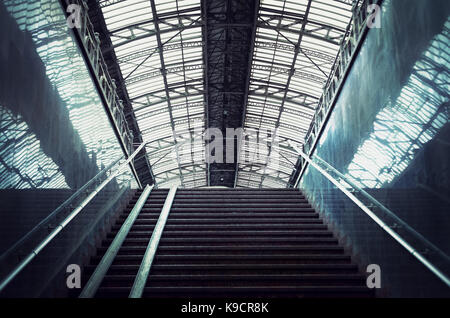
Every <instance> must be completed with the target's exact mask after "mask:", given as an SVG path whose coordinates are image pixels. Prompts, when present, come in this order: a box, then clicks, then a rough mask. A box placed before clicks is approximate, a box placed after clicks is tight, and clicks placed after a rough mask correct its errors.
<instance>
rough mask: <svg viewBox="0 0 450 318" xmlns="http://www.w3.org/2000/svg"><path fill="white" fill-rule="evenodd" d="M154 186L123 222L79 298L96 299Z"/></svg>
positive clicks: (148, 189)
mask: <svg viewBox="0 0 450 318" xmlns="http://www.w3.org/2000/svg"><path fill="white" fill-rule="evenodd" d="M152 189H153V186H150V185H147V186H146V187H145V189H144V191H143V192H142V194H141V195H140V197H139V199H138V200H137V202H136V204H135V205H134V207H133V209H132V210H131V212H130V214H129V215H128V217H127V218H126V220H125V222H123V224H122V226H121V227H120V230H119V232H118V233H117V235H116V236H115V237H114V240H113V241H112V243H111V245H110V246H109V247H108V250H107V251H106V253H105V255H103V257H102V259H101V261H100V263H99V264H98V265H97V267H96V268H95V271H94V273H93V274H92V275H91V277H90V278H89V280H88V282H87V283H86V285H85V286H84V288H83V290H82V291H81V293H80V295H79V298H92V297H94V295H95V293H96V292H97V290H98V288H99V287H100V284H101V282H102V280H103V278H104V277H105V275H106V272H107V271H108V269H109V268H110V266H111V264H112V263H113V261H114V258H115V257H116V255H117V253H118V252H119V249H120V247H121V246H122V244H123V242H124V241H125V238H126V237H127V235H128V233H129V232H130V229H131V227H132V226H133V224H134V221H136V218H137V217H138V215H139V213H140V212H141V210H142V207H143V206H144V204H145V202H146V201H147V198H148V196H149V195H150V192H151V191H152Z"/></svg>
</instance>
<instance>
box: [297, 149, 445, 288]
mask: <svg viewBox="0 0 450 318" xmlns="http://www.w3.org/2000/svg"><path fill="white" fill-rule="evenodd" d="M289 144H290V146H291V147H292V148H293V149H294V150H295V151H296V152H297V153H298V154H299V155H300V156H301V157H302V158H303V159H304V160H305V161H307V162H308V163H309V164H310V165H311V166H313V167H314V168H316V169H317V170H318V171H319V172H320V173H321V174H322V175H323V176H324V177H326V178H327V179H328V180H329V181H330V182H331V183H333V184H334V185H335V186H336V187H337V188H338V189H339V190H341V191H342V192H343V193H344V194H345V195H346V196H347V197H348V198H349V199H350V200H352V201H353V202H354V203H355V204H356V205H357V206H358V207H359V208H360V209H361V210H363V211H364V212H365V213H366V214H367V215H368V216H369V217H370V218H371V219H372V220H374V221H375V223H377V224H378V225H379V226H380V227H381V228H382V229H383V230H384V231H386V232H387V233H388V234H389V235H390V236H391V237H392V238H393V239H395V240H396V241H397V242H398V243H399V244H400V245H401V246H403V247H404V248H405V249H406V250H407V251H408V252H409V253H410V254H412V255H413V256H414V257H415V258H416V259H417V260H419V262H421V263H422V264H423V265H425V267H427V268H428V269H429V270H430V271H431V272H432V273H433V274H434V275H436V276H437V277H438V278H439V279H440V280H441V281H442V282H444V283H445V284H446V285H447V286H448V287H450V278H449V277H448V276H447V275H446V274H445V273H443V272H442V271H441V270H440V269H439V268H437V267H436V266H435V265H434V264H432V263H431V262H430V261H428V260H427V259H426V258H425V257H424V256H423V255H422V253H420V252H419V251H418V250H417V249H415V248H414V247H413V246H412V245H411V244H409V243H408V242H407V241H406V240H405V239H403V238H402V237H401V236H400V235H399V234H398V233H397V232H396V231H394V230H393V228H392V227H390V226H389V225H387V224H386V223H385V222H384V221H383V220H381V219H380V218H379V217H378V216H377V215H376V214H375V213H374V212H373V211H372V210H371V209H370V208H372V209H373V207H378V208H379V209H381V210H382V211H383V212H385V213H386V214H387V215H389V216H390V217H392V218H393V219H394V220H395V221H396V222H398V223H399V224H400V226H401V227H404V228H405V229H406V230H407V231H408V232H410V233H411V234H413V235H414V236H415V237H416V238H417V239H419V240H420V241H421V242H422V243H424V244H425V245H426V246H427V247H428V248H429V249H430V250H432V251H434V252H435V253H437V254H439V255H440V256H442V257H443V258H444V259H445V260H446V261H449V259H450V258H449V256H448V255H447V254H445V253H444V252H443V251H441V250H440V249H439V248H438V247H437V246H435V245H434V244H433V243H431V242H430V241H428V240H427V239H426V238H425V237H423V236H422V235H421V234H420V233H418V232H417V231H416V230H414V229H413V228H412V227H410V226H409V225H408V224H407V223H406V222H405V221H403V220H402V219H400V218H399V217H398V216H397V215H395V213H393V212H392V211H391V210H389V209H388V208H387V207H385V206H384V205H383V204H381V203H380V202H379V201H378V200H376V199H375V198H374V197H373V196H371V195H370V194H369V193H367V192H366V191H364V190H363V189H361V188H360V187H359V186H358V185H356V184H355V183H354V182H353V181H351V180H350V179H349V178H348V177H346V176H345V175H344V174H342V173H341V172H339V171H338V170H337V169H335V168H334V167H333V166H331V165H330V164H329V163H328V162H326V161H325V160H323V159H322V158H320V157H319V156H317V155H314V158H315V159H317V160H318V161H319V162H320V163H321V164H322V165H323V166H325V167H324V168H323V167H321V166H320V165H319V164H318V163H316V162H314V161H313V160H312V159H311V158H310V157H309V156H308V155H307V154H305V153H304V152H303V151H301V150H300V149H299V148H298V147H297V146H296V145H295V144H294V143H293V142H292V141H289ZM330 172H333V173H335V174H336V175H337V176H338V177H339V178H340V179H341V180H343V181H344V182H345V183H347V184H348V185H349V186H350V188H351V189H348V188H347V187H345V186H344V185H343V184H342V183H341V182H340V181H339V180H338V179H336V178H334V177H333V176H331V174H330ZM355 192H359V193H361V194H362V195H363V196H364V197H365V198H366V199H368V200H369V201H371V203H372V204H373V207H372V206H371V207H370V208H369V207H368V206H367V205H366V204H364V203H363V202H362V201H361V200H359V199H358V198H357V197H356V196H355V195H354V194H353V193H355Z"/></svg>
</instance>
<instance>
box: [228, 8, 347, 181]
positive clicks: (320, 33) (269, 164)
mask: <svg viewBox="0 0 450 318" xmlns="http://www.w3.org/2000/svg"><path fill="white" fill-rule="evenodd" d="M350 18H351V4H348V3H344V2H339V1H326V0H321V1H318V0H313V1H308V0H302V1H301V0H296V1H285V0H266V1H261V5H260V9H259V14H258V25H257V30H256V38H255V48H254V53H253V62H252V68H251V76H250V86H249V94H248V103H247V111H246V114H245V121H244V129H246V130H248V129H256V130H260V129H266V130H270V131H271V132H273V133H272V135H273V136H272V137H271V138H270V140H269V141H268V145H269V148H271V150H269V151H268V152H267V155H268V156H267V158H266V160H265V161H264V162H263V163H260V164H252V163H251V162H250V163H249V164H248V163H244V164H239V171H238V176H237V183H236V186H238V187H270V188H272V187H286V185H287V183H288V181H289V177H290V175H291V173H292V170H293V168H294V165H295V163H296V161H297V154H296V153H295V152H294V151H293V150H292V149H291V148H290V147H289V144H288V140H292V141H295V142H297V143H300V144H303V141H304V138H305V136H306V133H307V131H308V128H309V126H310V124H311V121H312V118H313V115H314V111H315V109H316V107H317V105H318V100H319V98H320V96H321V95H322V89H323V86H324V84H325V83H326V81H327V79H328V75H329V74H330V71H331V68H332V66H333V64H334V60H335V57H336V55H337V52H338V50H339V47H340V46H339V45H340V42H341V40H342V38H343V37H344V35H345V33H346V30H347V25H348V24H349V21H350ZM272 143H273V146H272V147H271V144H272ZM245 152H246V151H245V150H244V151H241V155H242V156H244V155H245ZM242 159H243V158H242ZM241 161H244V160H241Z"/></svg>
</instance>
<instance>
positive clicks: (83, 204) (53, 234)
mask: <svg viewBox="0 0 450 318" xmlns="http://www.w3.org/2000/svg"><path fill="white" fill-rule="evenodd" d="M145 145H146V142H143V143H142V144H141V145H140V146H139V147H138V148H137V149H136V150H135V151H134V152H133V153H132V154H131V156H129V157H128V159H127V160H126V161H125V162H123V163H121V164H120V165H119V166H118V167H117V169H116V170H115V171H113V172H112V173H111V174H110V175H109V176H108V177H107V178H106V179H105V180H104V181H103V182H101V183H100V184H99V185H98V186H97V187H96V188H95V189H94V190H93V191H92V192H91V193H89V195H88V196H87V197H86V198H85V199H84V200H83V201H82V202H81V203H79V204H78V205H77V206H76V207H75V208H74V209H73V210H72V211H71V212H70V213H69V214H68V215H67V216H66V217H65V218H64V220H62V221H61V222H60V223H59V224H58V225H57V226H56V227H55V228H54V229H53V230H52V231H51V232H50V233H49V234H48V235H47V236H46V237H45V238H44V239H43V240H41V241H40V242H39V244H37V245H36V246H35V247H34V248H33V249H32V251H31V252H30V253H28V254H27V255H26V256H25V257H24V258H23V259H22V260H21V261H20V262H19V264H18V265H16V266H15V267H14V268H13V270H12V271H10V272H9V274H7V276H6V277H5V278H4V279H2V280H1V282H0V293H1V292H2V291H3V290H4V289H5V287H6V286H7V285H8V284H9V283H10V282H11V281H12V280H13V279H14V278H15V277H16V276H17V275H18V274H19V273H20V272H21V271H22V270H23V269H24V268H25V267H26V266H27V265H28V264H29V263H30V262H31V261H32V260H33V259H34V258H35V257H36V256H37V255H38V254H39V253H40V252H41V251H42V250H43V249H44V248H45V247H46V246H47V245H48V244H49V243H50V242H51V241H52V240H53V239H54V238H55V237H56V235H58V233H59V232H61V231H62V230H63V229H64V228H65V227H66V226H67V225H68V224H69V223H70V222H71V221H72V220H73V219H74V218H75V217H76V216H77V215H78V214H79V213H80V212H81V211H82V210H83V208H84V207H86V205H87V204H88V203H89V202H91V201H92V199H93V198H94V197H95V196H96V195H97V194H98V193H99V192H100V191H101V190H102V189H103V188H104V187H105V186H106V185H107V184H108V183H109V182H110V181H111V180H113V179H114V178H115V177H116V176H118V175H119V174H120V173H122V172H123V171H124V170H125V169H126V168H127V167H128V164H129V163H130V162H131V161H132V160H133V159H134V157H136V155H137V154H138V153H139V152H140V151H141V150H142V148H144V146H145ZM121 159H123V157H121V158H119V159H117V160H115V161H114V162H113V163H111V164H110V165H108V166H107V167H106V168H105V169H103V170H102V171H100V172H99V173H98V174H97V175H96V176H94V177H93V178H92V179H91V180H89V181H88V182H87V183H86V184H85V185H83V186H82V187H81V188H80V189H79V190H78V191H77V192H75V193H74V194H73V195H72V196H71V197H70V198H69V199H67V200H66V201H64V202H63V203H62V204H61V205H60V206H59V207H58V208H56V209H55V210H54V211H53V212H52V213H50V215H49V216H48V217H46V218H45V219H44V220H42V221H41V222H40V223H39V224H38V225H36V226H35V227H34V228H33V229H32V230H31V231H30V232H28V233H27V234H26V235H25V236H24V237H23V238H21V239H20V240H19V241H18V242H17V243H16V244H14V245H13V246H12V247H11V248H10V249H8V251H7V252H5V253H4V254H3V255H2V256H1V258H2V259H4V258H6V256H7V255H11V253H12V252H13V251H14V250H17V248H18V247H19V246H22V245H23V244H24V243H25V242H26V241H28V240H29V239H30V237H31V236H32V235H33V234H34V233H36V232H37V231H38V230H40V229H42V228H43V226H45V224H46V223H47V222H48V220H50V219H51V218H52V217H54V216H56V215H57V214H59V213H60V212H61V211H64V209H66V208H68V207H70V203H71V202H73V200H74V199H75V198H77V197H78V196H79V195H80V194H81V193H84V192H86V191H87V188H88V187H89V186H90V185H92V184H94V183H95V182H96V181H98V180H99V178H100V177H102V176H103V175H104V174H105V173H106V172H107V171H109V170H111V169H112V168H113V167H114V166H115V165H116V164H117V163H118V162H119V161H120V160H121Z"/></svg>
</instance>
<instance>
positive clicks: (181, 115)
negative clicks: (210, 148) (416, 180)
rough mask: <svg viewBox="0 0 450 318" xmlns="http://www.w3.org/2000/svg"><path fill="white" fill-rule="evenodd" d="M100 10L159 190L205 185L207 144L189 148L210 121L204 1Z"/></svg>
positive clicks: (105, 4)
mask: <svg viewBox="0 0 450 318" xmlns="http://www.w3.org/2000/svg"><path fill="white" fill-rule="evenodd" d="M100 6H101V7H102V11H103V14H104V17H105V22H106V25H107V28H108V30H109V31H110V37H111V41H112V44H113V46H114V50H115V53H116V56H117V60H118V64H119V66H120V69H121V71H122V74H123V76H124V79H125V85H126V88H127V91H128V94H129V97H130V99H131V103H132V107H133V109H134V111H135V115H136V119H137V123H138V126H139V129H140V130H141V133H142V138H143V140H144V141H148V142H149V143H148V144H147V153H148V158H149V161H150V164H151V165H152V169H153V173H154V175H155V180H156V184H157V186H158V187H168V186H170V185H172V184H179V185H180V186H183V187H199V186H205V185H206V182H207V177H206V172H205V164H204V148H205V147H204V142H203V141H202V140H200V141H199V142H198V143H197V144H190V145H189V147H184V146H183V145H182V143H183V141H185V140H190V139H191V138H192V136H193V135H194V134H195V132H194V131H203V129H204V122H205V120H204V99H203V60H202V56H203V44H202V29H201V24H200V22H201V21H200V19H201V16H200V15H201V10H200V0H155V8H156V10H155V12H153V11H152V4H151V1H148V0H145V1H142V0H128V1H116V2H111V1H101V2H100ZM158 30H159V32H158ZM160 46H161V49H159V47H160Z"/></svg>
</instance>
